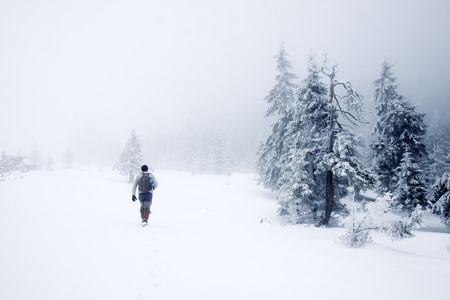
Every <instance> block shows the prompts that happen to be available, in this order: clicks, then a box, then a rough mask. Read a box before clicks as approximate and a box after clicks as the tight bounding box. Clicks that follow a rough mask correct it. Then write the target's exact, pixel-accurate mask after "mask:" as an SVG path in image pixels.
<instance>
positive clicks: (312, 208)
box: [274, 55, 373, 225]
mask: <svg viewBox="0 0 450 300" xmlns="http://www.w3.org/2000/svg"><path fill="white" fill-rule="evenodd" d="M322 71H323V67H322V66H319V65H318V64H317V62H316V61H315V59H314V56H312V55H311V56H310V57H309V62H308V77H307V78H306V79H305V80H304V81H303V83H302V85H301V87H300V89H299V92H298V96H297V97H296V99H295V102H294V106H293V107H292V109H291V110H290V111H289V113H288V116H289V117H290V119H289V122H288V123H287V125H286V131H285V133H284V135H283V136H282V139H280V141H281V142H282V143H283V147H284V148H283V151H282V152H281V153H280V155H279V159H278V161H277V163H278V171H279V176H278V181H277V184H276V186H275V188H274V190H275V191H276V196H277V198H278V200H279V203H280V208H279V213H280V214H281V215H287V216H289V217H290V219H291V221H293V222H294V223H310V224H311V223H318V221H319V225H328V222H329V221H330V217H331V211H333V212H335V213H344V212H345V211H346V210H345V208H344V206H343V205H342V204H341V203H340V202H339V199H341V198H342V197H343V196H344V195H345V193H346V191H347V187H348V185H349V184H351V185H353V186H356V185H358V186H360V187H365V186H366V185H367V184H368V182H370V180H372V181H373V179H372V178H371V177H370V174H369V172H367V171H366V170H365V169H364V167H363V165H362V163H361V162H360V161H359V158H358V154H357V151H356V148H357V145H358V139H357V138H356V136H355V135H354V133H353V132H352V131H351V130H350V128H348V125H350V124H353V125H356V123H358V122H359V114H360V113H361V109H360V105H361V104H360V103H357V101H360V98H357V99H356V95H357V94H356V93H355V92H354V91H353V90H352V89H351V85H350V84H349V83H340V82H337V81H332V84H333V87H332V89H330V91H333V94H331V95H330V92H329V90H328V88H327V86H326V84H324V83H323V82H322V81H321V79H322V78H321V74H322ZM333 72H334V70H333ZM333 79H334V78H333ZM340 84H342V85H343V86H344V89H345V90H346V91H347V92H348V94H347V95H346V96H345V97H344V98H340V97H338V95H336V94H335V93H334V87H335V86H336V85H340ZM341 102H342V105H346V106H345V108H342V107H341V106H340V105H341ZM335 106H339V107H340V108H341V109H340V112H339V113H337V112H336V111H337V109H336V107H335ZM341 114H346V115H341ZM339 116H340V117H341V118H342V120H340V119H338V117H339ZM331 118H333V120H332V121H330V119H331ZM351 118H354V120H351ZM345 120H347V123H348V124H344V121H345ZM345 126H347V128H345ZM330 132H332V134H330ZM331 135H332V141H330V136H331ZM330 145H331V148H329V146H330ZM327 173H328V174H329V173H331V175H332V176H331V180H330V181H329V182H327V177H326V176H327ZM327 183H328V184H329V186H328V187H330V186H331V189H330V191H329V192H330V193H329V194H328V195H327ZM327 196H328V197H329V198H328V199H330V201H332V205H329V206H327V202H326V201H324V200H325V199H327ZM327 213H328V215H327Z"/></svg>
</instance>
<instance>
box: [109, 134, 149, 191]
mask: <svg viewBox="0 0 450 300" xmlns="http://www.w3.org/2000/svg"><path fill="white" fill-rule="evenodd" d="M143 161H144V159H143V157H142V154H141V141H140V140H139V138H138V137H137V136H136V134H135V132H134V130H133V131H132V132H131V135H130V139H129V140H128V142H127V144H126V146H125V150H124V151H123V152H122V154H120V157H119V161H118V162H117V163H116V164H115V165H114V167H113V170H117V171H119V173H120V175H123V176H127V177H128V182H130V183H131V182H133V179H134V175H135V174H136V172H137V171H139V169H140V167H141V166H142V162H143Z"/></svg>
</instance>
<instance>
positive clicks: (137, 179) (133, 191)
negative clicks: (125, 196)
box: [131, 176, 141, 196]
mask: <svg viewBox="0 0 450 300" xmlns="http://www.w3.org/2000/svg"><path fill="white" fill-rule="evenodd" d="M140 177H141V176H136V179H134V183H133V189H132V190H131V194H132V195H133V196H136V187H137V185H138V183H139V179H140Z"/></svg>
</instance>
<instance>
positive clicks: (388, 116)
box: [371, 61, 426, 194]
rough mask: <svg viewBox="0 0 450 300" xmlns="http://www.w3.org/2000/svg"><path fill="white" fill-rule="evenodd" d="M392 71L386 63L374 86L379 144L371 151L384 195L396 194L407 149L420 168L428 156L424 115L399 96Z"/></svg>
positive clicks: (377, 140)
mask: <svg viewBox="0 0 450 300" xmlns="http://www.w3.org/2000/svg"><path fill="white" fill-rule="evenodd" d="M391 68H392V66H391V65H389V63H388V62H387V61H385V62H384V63H383V65H382V71H381V77H380V78H379V79H378V80H376V81H375V82H374V85H375V103H376V110H377V115H378V121H377V122H376V125H375V128H374V131H373V132H374V135H375V137H376V140H375V141H374V142H373V143H372V145H371V147H372V150H373V153H374V171H375V173H376V174H377V175H378V180H379V182H378V187H377V190H378V192H379V193H380V194H382V193H385V192H394V191H395V190H396V188H397V181H398V176H397V175H398V170H399V168H398V167H399V166H400V163H401V160H402V158H403V156H404V152H405V145H406V146H408V147H409V149H410V151H411V156H412V158H413V159H414V160H415V161H416V162H417V163H418V164H419V165H420V163H421V159H422V158H423V157H424V156H425V155H426V150H425V143H424V135H425V132H426V131H425V130H426V129H425V124H424V121H423V118H424V114H422V113H419V112H416V110H415V107H414V106H413V105H411V103H410V101H409V100H408V99H406V98H405V97H404V96H402V95H400V94H399V93H398V92H397V84H396V83H395V82H396V78H395V77H394V75H393V72H392V71H391Z"/></svg>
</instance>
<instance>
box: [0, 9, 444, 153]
mask: <svg viewBox="0 0 450 300" xmlns="http://www.w3.org/2000/svg"><path fill="white" fill-rule="evenodd" d="M449 13H450V2H449V1H446V0H442V1H430V0H428V1H425V0H424V1H414V0H404V1H389V0H386V1H384V0H369V1H359V0H354V1H349V0H341V1H331V0H329V1H300V0H297V1H295V0H290V1H286V0H274V1H271V0H266V1H263V0H261V1H256V0H255V1H248V0H241V1H206V0H203V1H202V0H198V1H192V0H189V1H170V0H169V1H158V0H153V1H143V0H142V1H138V0H126V1H125V0H124V1H120V0H117V1H107V0H92V1H80V0H77V1H62V0H47V1H25V0H15V1H14V0H11V1H8V0H0V105H1V106H0V151H4V152H6V153H8V154H23V155H28V154H29V153H30V151H32V149H33V148H38V149H39V151H40V152H41V153H42V155H43V156H46V155H52V156H54V157H55V159H59V157H60V156H61V155H62V153H63V152H64V151H65V150H67V149H72V151H73V152H74V154H75V156H76V157H78V158H79V159H80V160H86V161H88V160H99V159H102V160H104V161H107V162H114V159H115V158H117V156H118V155H119V154H120V152H121V151H122V148H123V147H124V145H125V143H126V141H127V139H128V137H129V135H130V132H131V131H132V130H135V131H136V134H137V135H138V136H139V137H140V138H141V139H142V141H143V151H144V153H146V154H147V155H146V156H149V155H151V153H150V152H149V151H147V150H146V149H148V148H152V149H154V148H155V147H158V144H157V143H159V142H160V141H161V137H164V136H174V135H175V136H176V134H177V133H178V132H182V130H184V129H185V128H186V126H193V127H195V128H197V129H198V130H204V131H212V130H217V128H219V130H220V131H221V132H222V134H223V135H225V136H228V137H229V138H231V139H232V140H233V142H234V143H237V144H242V147H254V145H256V143H257V141H258V139H259V138H260V137H261V136H265V135H266V134H267V132H268V130H269V128H270V127H269V124H270V122H269V121H268V120H265V119H264V113H265V110H266V108H267V104H266V103H265V102H264V97H265V96H266V95H267V94H268V92H269V91H270V89H271V88H272V87H273V86H274V84H275V75H276V72H275V66H276V65H275V63H276V62H275V60H274V56H275V55H276V54H277V52H278V50H279V48H280V44H281V43H284V46H285V49H286V51H287V52H288V53H289V55H290V57H289V58H290V60H291V61H292V63H293V66H294V69H293V70H292V71H293V72H294V73H296V74H297V75H298V76H299V81H300V80H301V79H303V78H304V76H305V74H306V69H305V68H306V58H307V56H308V54H309V53H310V52H311V51H312V52H314V53H316V54H317V57H318V59H322V57H323V56H322V55H323V54H324V53H327V56H328V61H329V62H330V64H338V65H339V67H338V72H339V73H338V77H339V78H338V79H342V80H350V81H351V82H352V84H353V87H354V88H355V89H356V90H358V91H359V92H360V93H361V94H363V96H364V97H365V103H366V105H367V107H368V108H369V109H371V107H372V106H373V105H372V93H373V85H372V83H373V81H374V80H375V79H377V77H378V76H379V74H380V71H381V64H382V62H383V60H384V59H385V58H388V59H389V60H390V62H391V63H393V64H394V65H395V67H394V69H393V70H394V72H395V74H396V76H397V77H398V83H399V91H400V92H401V93H403V94H405V95H406V96H407V97H409V98H410V99H411V101H412V102H413V103H415V104H417V105H418V109H419V110H421V111H423V112H425V113H427V114H428V115H431V114H433V113H434V111H438V112H440V113H442V112H448V111H450V101H449V100H450V72H448V70H449V69H450V55H449V53H450V51H449V50H450V39H449V38H448V34H449V32H450V21H449V18H448V17H449ZM244 144H245V145H244ZM147 158H148V157H147ZM148 159H151V158H148Z"/></svg>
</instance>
